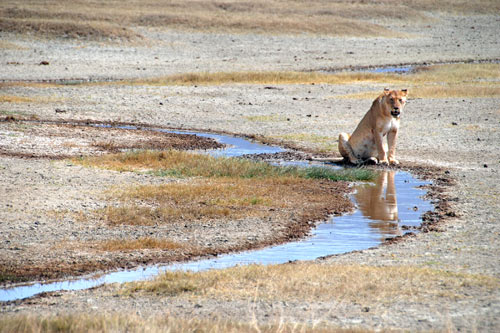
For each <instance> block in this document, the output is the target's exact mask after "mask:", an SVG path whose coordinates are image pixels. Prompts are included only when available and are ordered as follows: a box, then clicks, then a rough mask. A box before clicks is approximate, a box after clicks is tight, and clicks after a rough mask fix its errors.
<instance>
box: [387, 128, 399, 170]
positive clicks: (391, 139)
mask: <svg viewBox="0 0 500 333" xmlns="http://www.w3.org/2000/svg"><path fill="white" fill-rule="evenodd" d="M397 138H398V131H397V129H395V130H392V131H390V132H389V133H387V143H388V145H389V157H388V159H389V163H390V164H399V161H398V160H397V159H396V141H397Z"/></svg>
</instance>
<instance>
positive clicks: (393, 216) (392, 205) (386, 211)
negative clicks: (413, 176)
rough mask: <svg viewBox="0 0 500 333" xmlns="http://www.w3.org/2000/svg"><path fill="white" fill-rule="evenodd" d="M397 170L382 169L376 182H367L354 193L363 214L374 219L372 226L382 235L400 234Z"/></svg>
mask: <svg viewBox="0 0 500 333" xmlns="http://www.w3.org/2000/svg"><path fill="white" fill-rule="evenodd" d="M395 175H396V172H395V171H382V172H380V174H379V175H378V177H377V179H376V180H375V184H366V185H361V186H358V187H357V192H356V194H355V195H354V197H355V199H356V202H357V204H358V207H359V210H360V211H361V213H362V214H363V216H365V217H367V218H369V219H370V220H372V222H371V223H370V227H372V228H374V229H375V228H376V229H378V230H379V231H380V233H381V234H382V235H387V234H388V235H399V234H400V230H399V227H398V223H397V222H398V202H397V196H396V185H395V183H394V176H395Z"/></svg>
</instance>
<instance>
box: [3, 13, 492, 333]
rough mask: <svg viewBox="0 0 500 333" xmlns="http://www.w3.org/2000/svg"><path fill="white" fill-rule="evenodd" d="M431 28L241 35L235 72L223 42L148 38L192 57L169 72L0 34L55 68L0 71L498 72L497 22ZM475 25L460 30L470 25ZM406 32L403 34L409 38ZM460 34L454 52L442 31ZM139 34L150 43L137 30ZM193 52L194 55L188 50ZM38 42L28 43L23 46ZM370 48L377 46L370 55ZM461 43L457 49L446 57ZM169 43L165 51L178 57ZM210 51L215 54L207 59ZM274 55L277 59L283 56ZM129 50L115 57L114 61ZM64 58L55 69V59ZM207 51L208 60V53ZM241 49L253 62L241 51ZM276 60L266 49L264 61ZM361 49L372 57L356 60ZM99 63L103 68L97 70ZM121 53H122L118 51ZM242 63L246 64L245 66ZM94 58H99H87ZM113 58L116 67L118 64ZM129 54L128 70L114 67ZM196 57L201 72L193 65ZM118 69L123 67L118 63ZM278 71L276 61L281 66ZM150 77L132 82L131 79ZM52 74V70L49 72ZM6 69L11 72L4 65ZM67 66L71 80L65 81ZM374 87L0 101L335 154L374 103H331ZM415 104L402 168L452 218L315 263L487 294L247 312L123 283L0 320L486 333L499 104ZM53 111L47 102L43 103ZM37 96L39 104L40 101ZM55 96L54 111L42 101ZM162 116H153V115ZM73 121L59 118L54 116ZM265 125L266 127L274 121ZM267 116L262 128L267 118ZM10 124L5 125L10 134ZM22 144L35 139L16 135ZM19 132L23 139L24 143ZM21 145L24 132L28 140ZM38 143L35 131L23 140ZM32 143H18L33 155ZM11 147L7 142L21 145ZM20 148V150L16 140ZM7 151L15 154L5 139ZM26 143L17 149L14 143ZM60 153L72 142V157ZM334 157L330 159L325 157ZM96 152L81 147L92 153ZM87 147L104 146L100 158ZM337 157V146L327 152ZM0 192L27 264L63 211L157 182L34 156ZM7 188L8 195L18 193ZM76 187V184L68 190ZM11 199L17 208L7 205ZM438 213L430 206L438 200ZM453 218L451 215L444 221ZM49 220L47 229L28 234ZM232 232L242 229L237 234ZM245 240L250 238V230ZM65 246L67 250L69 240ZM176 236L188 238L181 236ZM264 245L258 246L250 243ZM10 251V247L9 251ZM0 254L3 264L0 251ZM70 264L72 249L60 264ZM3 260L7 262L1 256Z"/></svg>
mask: <svg viewBox="0 0 500 333" xmlns="http://www.w3.org/2000/svg"><path fill="white" fill-rule="evenodd" d="M441 23H442V24H441V25H439V26H433V27H430V28H425V29H424V28H423V27H409V28H408V29H409V30H411V31H410V32H411V33H414V34H416V35H417V36H418V37H415V38H411V39H363V38H355V39H350V38H325V39H324V38H315V37H311V38H309V37H304V36H299V37H287V36H284V37H276V36H272V37H269V36H263V35H238V36H237V38H238V40H239V41H240V42H239V44H238V45H239V47H241V49H243V50H246V51H245V53H244V56H241V57H239V58H237V60H234V61H225V59H233V58H234V55H233V54H232V52H234V50H235V47H234V46H231V47H229V48H225V47H224V45H227V44H229V45H235V44H230V43H226V42H225V41H226V39H228V38H232V37H231V36H229V35H206V34H197V33H180V32H175V33H172V32H168V33H164V32H156V31H153V32H151V33H152V34H158V36H156V38H160V39H163V40H164V41H166V42H168V41H169V40H170V39H175V40H180V37H182V40H183V43H185V44H187V45H189V46H186V48H184V47H178V48H175V47H174V48H173V49H172V50H170V51H169V53H168V57H171V58H172V59H170V60H179V61H178V62H179V63H177V64H176V62H174V61H172V62H171V63H169V62H165V63H162V64H161V65H160V64H158V65H154V64H153V63H152V62H151V61H152V60H151V59H154V58H153V56H152V55H153V54H155V52H158V53H161V52H162V50H163V48H161V47H144V48H142V47H137V46H134V47H130V48H128V47H127V46H123V45H121V46H120V47H116V46H112V45H111V46H109V45H106V46H104V47H103V48H98V47H96V46H95V45H94V46H93V47H92V48H89V49H81V48H78V49H77V48H75V45H74V44H73V42H71V41H64V40H57V41H54V42H51V41H45V40H31V39H29V38H24V37H23V38H20V39H17V37H16V36H10V35H6V36H2V38H7V39H10V40H13V41H14V42H15V43H18V44H21V45H23V47H26V48H28V49H29V50H31V49H32V48H36V49H37V50H43V52H44V55H46V56H49V55H50V63H51V65H50V66H48V67H51V68H50V69H51V70H50V71H49V70H47V69H46V68H45V67H44V68H42V67H35V66H34V65H32V64H34V63H38V62H39V60H40V56H39V55H37V54H34V53H33V52H30V51H26V50H8V52H5V53H2V59H1V60H2V62H3V63H5V62H7V61H10V60H11V59H13V58H17V59H19V60H18V61H19V62H20V63H22V65H18V66H17V67H16V68H14V66H13V65H10V66H7V69H6V70H5V71H2V74H1V75H2V78H3V79H5V80H27V79H29V80H44V79H70V78H90V79H96V78H101V77H106V78H110V77H111V78H128V77H137V76H143V77H147V76H152V75H156V74H157V71H156V70H157V69H158V68H161V71H162V73H173V72H179V71H180V72H190V71H200V70H224V71H231V70H242V69H245V70H247V69H248V70H250V69H266V70H271V69H272V70H282V69H305V68H308V69H311V68H313V69H314V68H320V67H339V68H340V67H345V66H348V65H354V66H356V65H359V66H368V65H377V66H378V65H383V64H394V63H413V62H419V63H420V62H422V61H425V62H439V61H450V60H463V61H468V60H470V59H477V60H479V59H491V60H494V59H499V58H500V53H499V50H500V48H499V47H498V44H499V39H498V38H499V37H498V27H499V21H498V17H497V16H478V17H454V16H447V17H444V18H443V19H442V21H441ZM473 24H474V25H475V26H476V27H477V28H476V29H474V30H472V29H470V26H471V25H473ZM412 29H413V30H412ZM452 30H453V31H455V33H454V34H453V36H454V37H453V38H452V39H449V38H448V36H449V32H450V31H452ZM144 33H147V32H144ZM192 40H196V41H198V43H197V44H195V43H189V42H190V41H192ZM31 43H33V46H32V44H31ZM375 44H376V45H375ZM457 44H460V45H461V46H460V47H456V45H457ZM172 45H173V44H172ZM209 45H217V46H218V48H217V50H215V49H214V48H211V47H208V46H209ZM345 45H348V46H349V48H352V49H353V50H354V51H352V52H353V54H351V56H349V57H346V56H345V55H344V54H339V55H338V56H335V57H333V58H331V59H328V60H316V58H318V57H320V55H321V54H323V52H325V51H329V50H331V49H343V47H344V46H345ZM389 45H391V47H392V48H396V49H397V48H402V49H404V50H405V52H404V53H403V54H401V53H398V54H393V53H390V54H389V53H386V50H387V48H388V46H389ZM278 48H279V49H280V50H282V51H280V52H279V53H277V51H276V50H277V49H278ZM119 49H123V50H124V52H121V53H120V51H119ZM64 50H70V52H67V53H64V54H65V56H64V57H62V56H58V55H59V54H60V52H59V51H61V52H62V51H64ZM205 50H210V51H207V52H205ZM249 50H251V52H250V51H249ZM273 50H274V51H276V52H274V51H273ZM366 50H370V52H366ZM100 52H103V53H105V54H108V55H109V57H106V58H102V57H101V56H102V55H103V54H102V53H100ZM115 52H116V53H115ZM246 52H247V53H246ZM283 52H289V53H290V54H294V53H296V54H299V55H301V56H302V59H301V60H302V61H301V62H297V61H295V60H294V59H293V58H286V57H284V56H283ZM89 54H92V59H94V60H95V61H91V60H88V61H83V59H88V58H87V57H88V56H89ZM117 54H119V55H120V56H119V57H118V56H117ZM122 54H124V57H122ZM197 55H199V56H200V57H202V58H200V59H197V60H195V58H196V56H197ZM122 59H125V60H124V61H122ZM278 60H279V61H278ZM136 62H138V63H140V67H141V68H142V67H143V68H146V70H145V71H141V72H140V74H137V71H132V70H131V69H132V68H135V67H137V65H136ZM52 64H53V65H52ZM4 67H5V66H4ZM65 68H68V70H65ZM382 89H383V86H382V85H381V84H380V85H379V84H377V83H360V84H350V85H326V84H316V85H300V84H297V85H280V86H279V90H278V89H264V87H263V86H260V85H246V84H235V85H221V86H198V87H195V86H182V87H179V86H176V87H151V86H126V85H115V86H109V87H106V88H103V87H99V86H84V87H75V86H58V87H55V88H34V87H29V86H27V87H24V86H22V85H20V86H11V87H8V88H2V93H6V94H10V95H15V94H19V95H23V96H31V97H33V98H40V99H41V100H43V101H42V102H28V103H8V102H4V103H2V109H3V110H8V111H9V112H13V113H14V112H15V113H16V114H20V115H23V116H26V117H28V116H30V115H36V116H37V117H39V118H40V119H62V120H64V119H93V120H99V121H104V120H105V121H125V122H144V123H150V124H155V125H161V126H169V127H174V128H181V127H183V128H196V129H202V130H217V131H227V132H231V133H239V134H246V135H262V136H264V137H272V138H273V139H274V140H283V141H286V140H287V138H289V134H290V133H295V134H297V135H299V134H304V133H306V134H309V135H311V134H312V135H314V136H316V137H326V138H330V139H331V140H332V141H335V138H336V136H337V134H338V133H339V132H343V131H346V132H350V131H351V130H352V129H353V128H354V126H355V125H356V123H357V120H358V119H360V117H361V116H362V115H363V114H364V113H365V112H366V110H367V109H368V108H369V106H370V104H371V101H370V100H369V99H359V100H353V99H344V98H338V97H339V96H341V95H345V94H350V93H358V92H365V91H373V90H380V91H381V90H382ZM409 93H410V100H409V103H408V105H407V106H406V109H405V114H404V115H403V118H402V127H401V134H400V138H399V143H398V156H399V159H400V160H401V161H402V162H403V165H404V166H408V167H409V168H413V169H414V170H416V172H418V169H419V168H417V167H420V168H421V167H423V168H424V169H425V168H428V169H432V170H434V171H433V172H432V173H431V174H430V176H431V178H432V180H433V181H434V183H435V184H437V185H438V184H439V182H440V179H451V181H450V182H449V183H448V184H447V185H446V186H439V187H438V188H436V189H435V191H436V193H437V192H439V195H438V196H437V197H436V198H441V200H443V198H445V200H446V201H447V203H448V204H449V205H450V208H449V212H450V214H449V215H450V216H446V218H443V219H442V221H441V222H439V223H438V224H437V225H436V226H435V228H433V229H432V230H431V231H429V232H425V233H424V232H422V233H419V234H417V235H415V236H414V237H408V238H406V239H404V240H403V241H400V242H395V243H390V244H387V245H384V246H380V247H378V248H374V249H369V250H364V251H360V252H354V253H347V254H343V255H338V256H332V257H328V258H322V259H318V260H317V263H318V264H320V265H336V264H347V265H370V266H380V267H387V266H411V267H424V268H431V269H436V270H440V271H447V272H454V273H464V274H472V275H475V276H487V277H490V278H492V279H494V280H495V281H496V286H497V287H496V288H492V289H484V288H478V287H475V286H471V285H462V286H461V287H460V288H459V289H457V291H456V292H457V293H458V294H459V297H455V298H447V297H442V298H439V297H438V298H435V297H431V298H426V297H414V298H410V299H402V298H397V297H396V298H395V299H394V300H393V301H392V302H389V303H377V302H376V301H373V302H371V303H369V304H360V303H357V302H350V301H344V300H343V299H341V298H340V299H331V300H329V301H306V300H300V299H298V300H297V299H295V300H292V301H283V300H272V299H267V300H259V299H257V300H246V299H244V300H241V299H219V298H209V297H207V298H204V297H190V296H178V297H168V296H156V295H154V294H151V295H142V296H141V297H128V296H123V295H121V294H119V293H118V292H117V291H118V290H119V289H120V286H117V285H111V286H105V287H101V288H96V289H92V290H85V291H75V292H58V293H54V294H48V295H44V296H43V297H37V298H34V299H30V300H24V301H15V302H9V303H4V304H2V305H1V311H2V316H8V315H11V314H13V313H21V314H49V313H58V314H64V313H91V314H98V313H99V314H102V313H114V314H116V313H130V314H134V315H137V316H139V317H141V318H150V317H151V316H156V315H165V314H168V315H172V316H175V317H179V318H193V317H196V318H213V317H216V318H222V319H225V320H234V319H235V318H238V320H241V321H248V322H251V321H252V320H257V321H258V322H259V323H276V322H279V321H280V320H281V321H283V322H291V323H308V324H314V323H316V322H318V321H322V322H326V323H328V324H331V325H333V326H334V327H341V328H352V327H356V328H363V329H369V330H370V329H380V330H384V329H396V330H412V331H416V330H449V331H453V330H460V331H462V330H465V331H474V330H477V331H481V332H495V331H498V330H499V329H500V288H498V279H500V262H499V261H500V260H499V255H498V254H499V253H500V224H499V223H498V218H499V216H500V200H499V199H498V198H499V197H500V182H499V179H500V177H499V169H500V155H499V152H498V147H499V146H500V131H499V128H500V99H499V98H498V97H483V98H470V97H466V98H463V97H443V98H433V99H412V98H411V90H410V92H409ZM54 96H55V97H56V98H53V97H54ZM42 97H43V98H42ZM49 97H50V98H49ZM160 103H163V105H160ZM56 108H60V109H64V110H67V111H66V112H65V113H57V114H56V113H55V111H54V110H55V109H56ZM269 116H272V117H270V118H269ZM265 117H267V118H265ZM9 126H10V125H9ZM21 130H22V131H23V133H30V131H31V129H18V131H21ZM12 131H13V129H12V128H11V127H8V126H6V125H5V124H2V127H1V132H0V133H1V135H2V147H1V149H2V152H3V151H6V150H7V151H15V150H16V149H15V148H13V147H12V146H10V145H6V144H5V142H7V141H4V140H6V139H5V138H6V137H8V136H9V135H10V134H11V133H12ZM23 135H25V134H23ZM26 135H28V134H26ZM29 135H33V134H29ZM29 138H30V136H27V139H25V140H24V141H23V139H20V141H19V145H20V147H22V144H28V143H29ZM16 140H17V139H16ZM26 140H27V142H26ZM10 142H12V141H10ZM21 143H22V144H21ZM68 146H69V147H68V149H69V148H71V147H70V146H71V145H68ZM300 147H301V148H303V149H310V150H318V149H319V148H322V147H318V143H317V142H314V141H307V140H304V141H302V142H301V143H300ZM330 148H331V147H330ZM89 149H90V148H89ZM92 149H98V148H96V147H94V148H92ZM331 149H332V150H334V149H333V148H331ZM0 162H1V164H0V168H1V169H0V170H1V173H0V175H1V179H0V182H1V183H2V186H1V190H2V191H3V192H2V195H1V198H0V200H1V202H0V207H1V210H2V215H1V221H2V228H3V230H2V236H1V237H2V239H1V242H2V244H1V246H2V248H3V249H4V250H6V249H9V250H8V251H23V248H24V247H25V246H30V244H36V243H37V239H36V237H37V236H36V230H37V229H40V228H41V229H46V230H47V233H48V234H50V233H54V234H57V232H58V229H59V228H60V226H58V225H54V224H53V222H51V221H59V220H58V219H54V220H51V219H48V218H46V217H42V216H47V214H48V212H54V211H60V210H65V209H68V210H71V208H68V206H70V207H75V206H78V207H90V208H92V207H99V206H100V205H102V201H101V199H100V198H99V197H98V196H96V193H99V190H101V189H103V188H106V187H109V186H113V185H116V184H121V183H123V182H127V183H134V182H138V183H140V182H153V183H154V182H155V181H157V180H156V178H154V177H152V176H150V175H145V174H131V173H118V172H112V171H103V170H99V171H96V170H93V169H87V168H82V167H78V166H75V165H72V164H71V163H68V162H67V161H54V160H50V159H39V158H19V157H13V156H5V155H3V156H1V157H0ZM69 183H72V184H79V185H82V184H84V185H85V186H84V190H83V191H77V194H78V195H76V194H75V193H73V194H71V193H69V194H68V193H67V192H66V189H67V188H68V184H69ZM13 185H15V186H13ZM69 186H72V185H69ZM12 198H14V200H12ZM436 200H437V199H436ZM451 212H453V213H452V214H451ZM42 219H43V220H44V221H46V222H44V223H43V224H41V223H38V224H37V221H41V220H42ZM254 226H255V227H256V228H257V229H256V230H253V231H248V232H249V233H252V232H253V234H254V235H262V233H264V235H263V236H262V237H265V235H266V234H265V233H272V232H274V231H273V230H269V229H266V227H265V225H264V224H259V223H257V224H255V225H254ZM64 227H65V228H68V229H74V230H75V232H77V233H78V237H80V236H81V235H86V236H85V237H88V238H92V236H93V235H94V234H95V232H94V230H92V229H91V228H90V227H89V226H86V225H82V224H80V223H78V222H77V221H74V222H70V221H66V225H65V226H64ZM6 231H8V232H10V233H13V234H15V233H19V234H26V235H29V237H27V239H26V240H25V242H24V243H22V244H11V243H10V239H9V237H8V236H6V235H7V232H6ZM228 232H241V233H245V232H247V231H245V230H242V226H241V225H235V226H234V228H231V229H230V230H229V231H228ZM245 235H246V233H245ZM71 237H76V236H71V235H70V236H68V239H65V241H66V242H71V241H72V240H73V239H72V238H71ZM179 237H182V236H181V235H179ZM257 237H258V236H257ZM59 241H60V240H58V239H54V241H53V242H49V243H47V244H46V243H43V244H38V245H37V246H39V249H40V251H49V250H50V248H51V247H54V246H57V244H55V243H56V242H59ZM11 249H13V250H11ZM4 250H2V255H3V253H6V252H5V251H4ZM64 255H67V256H68V258H71V256H77V255H78V252H68V253H65V254H64ZM3 260H5V259H3Z"/></svg>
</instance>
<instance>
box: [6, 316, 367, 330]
mask: <svg viewBox="0 0 500 333" xmlns="http://www.w3.org/2000/svg"><path fill="white" fill-rule="evenodd" d="M106 312H107V311H106ZM14 332H15V333H32V332H101V333H106V332H113V333H114V332H150V333H163V332H169V333H181V332H200V333H201V332H234V333H236V332H238V333H255V332H262V333H277V332H280V333H293V332H303V333H327V332H340V333H342V332H345V333H362V332H371V331H366V330H362V329H354V328H349V329H342V328H337V327H332V326H330V325H328V324H326V323H314V325H313V326H311V324H310V323H297V322H293V323H284V322H282V321H280V322H275V323H267V324H259V323H255V322H250V323H249V322H238V321H235V320H224V319H219V318H210V319H199V318H193V317H191V318H190V319H187V318H175V317H173V316H170V315H162V316H147V317H141V316H138V315H137V314H136V313H135V312H134V313H123V312H122V313H116V312H110V313H109V312H108V313H106V314H102V313H101V314H83V313H72V314H59V315H54V314H51V315H35V314H28V315H26V314H22V315H18V314H15V315H5V316H2V317H0V333H14Z"/></svg>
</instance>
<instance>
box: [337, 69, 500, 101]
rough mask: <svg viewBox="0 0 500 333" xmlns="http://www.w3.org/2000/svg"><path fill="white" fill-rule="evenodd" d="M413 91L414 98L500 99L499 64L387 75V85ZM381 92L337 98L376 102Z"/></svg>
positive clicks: (411, 93)
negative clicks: (362, 99)
mask: <svg viewBox="0 0 500 333" xmlns="http://www.w3.org/2000/svg"><path fill="white" fill-rule="evenodd" d="M380 83H386V84H394V85H396V84H397V85H398V86H402V87H406V88H409V89H410V97H411V98H444V97H478V98H485V97H499V96H500V64H453V65H436V66H430V67H421V68H417V71H416V72H415V73H412V74H408V75H397V74H386V78H385V81H383V80H381V81H380ZM379 94H380V91H371V92H362V93H356V94H349V95H343V96H334V98H369V99H373V98H375V97H376V96H378V95H379Z"/></svg>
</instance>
